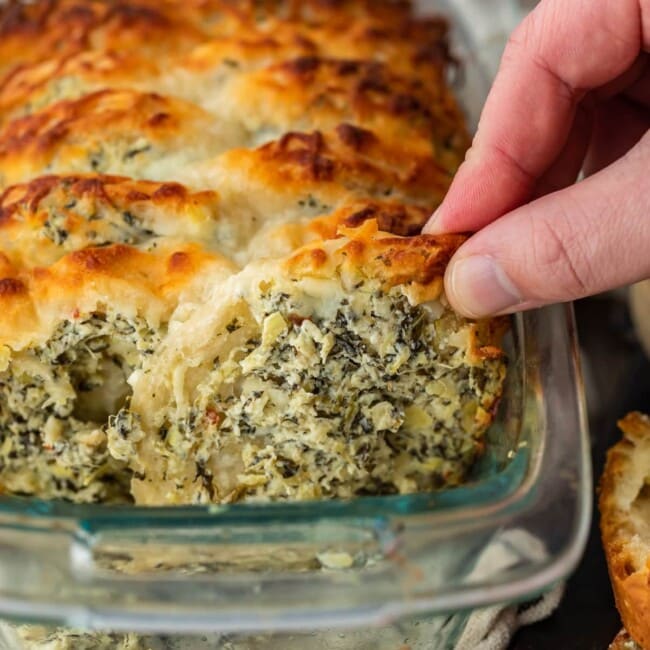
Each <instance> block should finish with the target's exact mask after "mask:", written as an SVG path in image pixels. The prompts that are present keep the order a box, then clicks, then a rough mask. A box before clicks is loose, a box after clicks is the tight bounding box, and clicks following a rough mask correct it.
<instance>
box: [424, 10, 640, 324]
mask: <svg viewBox="0 0 650 650" xmlns="http://www.w3.org/2000/svg"><path fill="white" fill-rule="evenodd" d="M649 48H650V0H542V2H541V3H540V5H538V7H537V9H535V10H534V11H533V12H532V13H531V14H530V15H529V16H528V18H527V19H526V20H525V21H524V22H523V23H522V24H521V25H520V27H519V28H518V29H517V30H516V31H515V32H514V34H513V35H512V37H511V39H510V41H509V43H508V45H507V47H506V50H505V52H504V56H503V60H502V62H501V67H500V70H499V73H498V75H497V78H496V80H495V83H494V86H493V88H492V90H491V92H490V95H489V97H488V100H487V102H486V105H485V108H484V110H483V114H482V117H481V120H480V124H479V128H478V131H477V134H476V137H475V138H474V142H473V144H472V148H471V149H470V151H469V152H468V156H467V159H466V161H465V162H464V163H463V165H462V166H461V167H460V169H459V171H458V173H457V175H456V177H455V179H454V181H453V183H452V186H451V188H450V190H449V193H448V194H447V196H446V198H445V200H444V202H443V204H442V205H441V206H440V208H439V210H438V211H436V213H435V215H434V216H433V217H432V219H431V220H430V221H429V223H428V224H427V225H426V226H425V229H424V232H428V233H442V232H463V231H470V232H477V231H478V232H477V234H475V235H473V236H472V237H471V238H470V239H469V240H468V241H467V242H466V243H465V244H464V245H463V246H462V247H461V248H460V249H459V250H458V252H457V253H456V255H455V256H454V257H453V259H452V261H451V263H450V265H449V267H448V269H447V273H446V276H445V287H446V293H447V296H448V297H449V300H450V301H451V303H452V305H453V306H454V308H456V309H457V310H458V311H459V312H461V313H463V314H465V315H467V316H471V317H482V316H487V315H490V314H496V313H510V312H514V311H519V310H523V309H528V308H531V307H536V306H540V305H543V304H547V303H552V302H563V301H568V300H573V299H575V298H580V297H583V296H586V295H590V294H593V293H597V292H600V291H604V290H607V289H611V288H613V287H616V286H620V285H623V284H627V283H630V282H635V281H637V280H640V279H643V278H647V277H650V134H646V132H647V131H648V128H649V127H650V67H649V66H648V55H647V54H646V50H648V49H649ZM583 165H584V167H583ZM581 168H583V169H584V172H585V174H586V176H587V178H586V180H583V181H581V182H579V183H577V184H573V183H574V182H575V180H576V178H577V176H578V173H579V171H580V169H581Z"/></svg>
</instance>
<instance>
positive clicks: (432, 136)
mask: <svg viewBox="0 0 650 650" xmlns="http://www.w3.org/2000/svg"><path fill="white" fill-rule="evenodd" d="M229 92H230V94H231V95H232V96H231V101H233V102H234V104H235V105H237V106H247V105H251V102H250V100H251V99H254V100H255V101H254V105H255V107H256V108H255V111H254V114H253V116H251V118H252V119H253V120H254V121H256V122H257V123H259V124H262V125H263V124H264V123H265V122H268V123H272V124H279V125H280V126H282V127H284V129H285V130H286V129H291V127H292V125H293V126H294V127H295V125H300V124H305V125H306V126H307V127H308V128H316V129H319V130H321V131H323V130H329V129H333V128H336V127H337V126H338V125H339V124H340V123H342V122H346V121H348V122H351V123H353V124H355V125H356V126H357V127H361V128H363V129H366V130H370V131H373V132H374V133H376V134H381V138H382V139H383V140H386V141H387V142H389V143H393V144H395V143H398V142H403V143H408V148H409V150H411V151H412V152H413V153H414V154H416V153H417V154H419V155H422V154H427V153H428V154H431V153H433V155H434V156H435V157H436V159H437V160H439V161H442V162H443V163H444V164H445V165H448V169H449V170H450V171H455V169H456V167H457V166H458V164H459V163H460V155H462V154H460V155H459V153H460V152H462V151H464V149H465V148H466V145H467V144H468V141H467V139H466V138H465V137H464V133H463V127H462V122H463V120H462V117H461V114H460V110H459V109H458V106H457V105H456V102H455V100H454V99H453V97H452V95H451V93H449V92H447V91H446V90H445V87H444V86H440V85H438V86H434V85H423V84H422V83H421V82H419V81H417V80H415V79H413V78H409V77H408V76H401V75H397V74H395V73H393V72H391V71H390V70H389V69H388V67H387V66H386V65H384V64H382V63H379V62H376V61H358V60H346V59H341V58H336V59H333V58H325V57H319V56H315V55H311V56H302V57H299V58H292V59H288V60H285V61H283V62H281V63H277V64H274V65H271V66H268V67H266V68H264V69H262V70H260V71H258V72H254V73H252V74H248V75H244V76H242V77H241V78H240V79H238V80H237V81H236V82H235V87H234V88H231V89H230V91H229ZM353 139H354V136H353V135H350V136H349V139H348V140H349V141H352V140H353ZM432 148H433V151H432ZM454 154H455V155H454Z"/></svg>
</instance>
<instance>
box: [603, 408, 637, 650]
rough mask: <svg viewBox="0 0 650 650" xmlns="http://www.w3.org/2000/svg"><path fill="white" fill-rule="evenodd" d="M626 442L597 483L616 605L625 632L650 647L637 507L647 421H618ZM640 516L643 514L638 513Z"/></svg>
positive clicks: (614, 451)
mask: <svg viewBox="0 0 650 650" xmlns="http://www.w3.org/2000/svg"><path fill="white" fill-rule="evenodd" d="M619 426H620V428H621V430H622V431H623V434H624V438H623V440H621V442H619V443H618V444H617V445H615V446H614V447H613V448H612V449H610V451H609V452H608V454H607V463H606V466H605V471H604V473H603V476H602V479H601V484H600V502H599V503H600V513H601V520H600V526H601V531H602V537H603V545H604V547H605V554H606V556H607V564H608V567H609V574H610V578H611V581H612V587H613V589H614V596H615V598H616V605H617V607H618V610H619V612H620V614H621V618H622V619H623V623H624V625H625V628H626V629H627V630H628V632H629V633H630V635H631V637H632V638H633V639H634V640H635V641H636V642H637V643H639V644H640V645H641V647H642V648H650V574H649V570H648V564H647V562H648V558H649V557H650V556H648V549H649V547H648V545H647V542H646V543H643V541H642V539H641V538H640V536H641V535H642V534H643V532H644V531H642V530H640V529H639V528H638V525H639V524H638V520H636V518H635V515H634V512H635V507H636V506H635V504H636V502H638V501H639V500H641V501H644V500H645V498H646V497H645V494H644V492H643V491H644V489H645V485H646V476H647V474H646V472H647V471H648V468H647V467H646V466H645V462H644V461H647V459H648V450H650V418H649V417H648V416H646V415H642V414H641V413H630V414H628V415H627V416H625V418H623V419H622V420H621V421H620V422H619ZM641 512H642V511H641Z"/></svg>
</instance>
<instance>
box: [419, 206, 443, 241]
mask: <svg viewBox="0 0 650 650" xmlns="http://www.w3.org/2000/svg"><path fill="white" fill-rule="evenodd" d="M439 216H440V208H438V209H437V210H436V211H435V212H434V213H433V214H432V215H431V216H430V217H429V221H427V222H426V224H424V228H422V232H423V233H424V234H425V235H439V234H440V232H441V230H440V229H439V228H437V227H436V226H439V225H440V224H438V223H437V221H438V217H439Z"/></svg>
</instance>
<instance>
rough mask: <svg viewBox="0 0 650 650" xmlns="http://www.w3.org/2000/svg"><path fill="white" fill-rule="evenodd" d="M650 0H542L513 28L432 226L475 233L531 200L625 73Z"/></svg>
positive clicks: (649, 29) (648, 24) (640, 42)
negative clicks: (581, 124)
mask: <svg viewBox="0 0 650 650" xmlns="http://www.w3.org/2000/svg"><path fill="white" fill-rule="evenodd" d="M649 5H650V0H571V1H570V2H567V0H543V1H542V2H541V4H540V5H539V6H538V7H537V8H536V9H535V10H534V11H533V12H532V13H531V14H530V15H529V16H528V17H527V18H526V19H525V20H524V22H523V23H522V24H521V25H520V26H519V27H518V28H517V30H516V31H515V32H514V34H513V35H512V37H511V38H510V41H509V42H508V45H507V47H506V49H505V52H504V55H503V59H502V61H501V66H500V69H499V72H498V74H497V77H496V79H495V82H494V85H493V87H492V90H491V91H490V94H489V96H488V99H487V101H486V104H485V108H484V110H483V114H482V116H481V120H480V123H479V127H478V131H477V134H476V136H475V138H474V142H473V144H472V148H471V150H470V151H469V152H468V156H467V159H466V161H465V162H464V163H463V164H462V165H461V167H460V169H459V170H458V173H457V174H456V177H455V179H454V181H453V183H452V185H451V188H450V190H449V192H448V194H447V196H446V198H445V200H444V201H443V203H442V205H441V207H440V208H439V210H438V211H437V212H436V215H435V219H434V220H432V221H430V222H429V224H427V226H425V232H431V233H437V232H449V231H456V232H460V231H476V230H479V229H480V228H482V227H483V226H485V225H487V224H488V223H490V222H492V221H494V220H495V219H497V218H498V217H500V216H501V215H503V214H505V213H506V212H509V211H511V210H513V209H514V208H516V207H518V206H520V205H522V204H523V203H525V202H526V201H528V200H529V199H530V198H531V195H532V193H533V190H534V188H535V185H536V183H537V181H538V179H539V178H540V177H541V176H542V175H543V174H544V172H545V171H546V170H547V169H548V168H549V167H550V166H551V165H552V163H553V162H554V161H555V159H556V158H557V157H558V155H559V154H560V152H561V151H562V149H563V147H564V146H565V144H566V142H567V139H568V137H569V133H570V131H571V126H572V124H573V118H574V116H575V112H576V108H577V105H578V103H579V102H580V101H581V100H582V99H583V98H584V96H585V94H586V93H587V92H588V91H589V90H591V89H595V88H599V87H601V86H603V85H605V84H607V83H609V82H611V81H613V80H615V79H616V78H617V77H619V76H620V75H622V74H623V73H624V72H625V71H626V70H627V69H628V68H629V67H630V66H631V65H632V64H633V63H634V61H635V60H636V58H637V56H638V54H639V52H640V51H641V50H642V48H643V46H644V43H648V42H650V40H649V39H647V38H646V36H647V35H648V34H650V6H649Z"/></svg>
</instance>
